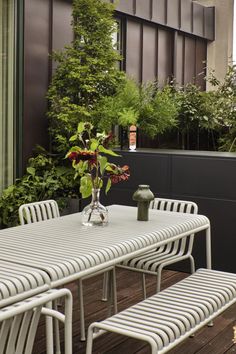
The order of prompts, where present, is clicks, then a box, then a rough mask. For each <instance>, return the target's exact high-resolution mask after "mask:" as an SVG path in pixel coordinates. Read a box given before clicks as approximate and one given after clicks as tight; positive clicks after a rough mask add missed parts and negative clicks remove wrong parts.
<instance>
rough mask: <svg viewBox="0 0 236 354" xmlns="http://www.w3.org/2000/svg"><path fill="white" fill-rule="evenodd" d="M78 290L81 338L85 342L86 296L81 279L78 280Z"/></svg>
mask: <svg viewBox="0 0 236 354" xmlns="http://www.w3.org/2000/svg"><path fill="white" fill-rule="evenodd" d="M78 292H79V310H80V332H81V335H80V340H81V341H82V342H83V341H85V340H86V337H85V323H84V296H83V282H82V279H79V282H78Z"/></svg>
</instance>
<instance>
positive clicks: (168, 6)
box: [107, 0, 215, 40]
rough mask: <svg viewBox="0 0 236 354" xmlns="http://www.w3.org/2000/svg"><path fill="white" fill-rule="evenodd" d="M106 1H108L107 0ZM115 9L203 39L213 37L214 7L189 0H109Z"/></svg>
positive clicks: (212, 38)
mask: <svg viewBox="0 0 236 354" xmlns="http://www.w3.org/2000/svg"><path fill="white" fill-rule="evenodd" d="M107 2H109V1H108V0H107ZM110 2H112V3H115V4H116V9H117V11H119V12H121V13H125V14H129V15H131V16H134V17H135V18H140V19H145V20H148V21H150V22H152V23H155V24H161V25H164V26H166V27H169V28H172V29H176V30H180V31H183V32H185V33H189V34H193V35H196V36H199V37H202V38H205V39H209V40H214V37H215V32H214V31H215V28H214V22H215V9H214V7H206V6H203V5H201V4H198V3H196V2H193V1H191V0H119V1H118V2H116V1H115V0H110Z"/></svg>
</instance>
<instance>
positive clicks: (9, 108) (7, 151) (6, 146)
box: [0, 0, 15, 192]
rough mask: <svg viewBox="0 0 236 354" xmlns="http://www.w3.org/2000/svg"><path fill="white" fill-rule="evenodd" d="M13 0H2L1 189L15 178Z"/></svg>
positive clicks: (0, 27) (0, 7) (0, 14)
mask: <svg viewBox="0 0 236 354" xmlns="http://www.w3.org/2000/svg"><path fill="white" fill-rule="evenodd" d="M14 32H15V29H14V0H0V78H1V79H0V192H1V191H2V189H3V188H5V187H7V186H8V185H9V184H10V183H12V181H13V161H14V158H13V156H14V112H13V107H14V105H13V102H14V64H15V53H14V40H15V33H14Z"/></svg>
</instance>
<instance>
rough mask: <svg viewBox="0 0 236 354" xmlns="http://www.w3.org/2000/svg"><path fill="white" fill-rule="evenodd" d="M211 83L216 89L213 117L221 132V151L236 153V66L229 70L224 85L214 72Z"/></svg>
mask: <svg viewBox="0 0 236 354" xmlns="http://www.w3.org/2000/svg"><path fill="white" fill-rule="evenodd" d="M209 82H210V83H211V84H212V85H213V86H215V88H216V90H215V91H214V97H215V101H214V105H213V106H212V115H213V117H214V120H215V121H216V122H217V125H218V126H217V129H218V131H220V139H219V142H220V150H222V151H236V65H233V66H230V67H229V68H228V71H227V74H226V76H225V80H224V82H223V83H220V81H219V80H217V78H216V77H215V74H214V72H213V73H211V76H210V78H209Z"/></svg>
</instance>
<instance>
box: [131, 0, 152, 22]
mask: <svg viewBox="0 0 236 354" xmlns="http://www.w3.org/2000/svg"><path fill="white" fill-rule="evenodd" d="M135 15H136V16H138V17H141V18H145V19H147V20H150V19H151V15H152V0H145V1H143V0H136V12H135Z"/></svg>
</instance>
